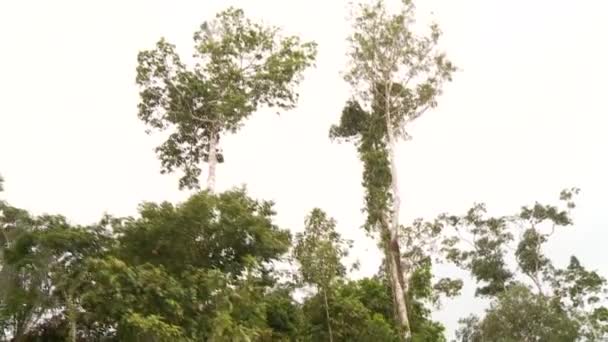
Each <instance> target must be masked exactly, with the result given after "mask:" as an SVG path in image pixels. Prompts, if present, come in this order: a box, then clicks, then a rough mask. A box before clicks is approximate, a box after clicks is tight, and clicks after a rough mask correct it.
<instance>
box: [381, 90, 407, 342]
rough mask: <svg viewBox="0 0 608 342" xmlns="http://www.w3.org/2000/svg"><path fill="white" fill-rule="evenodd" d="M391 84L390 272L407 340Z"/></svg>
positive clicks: (387, 111)
mask: <svg viewBox="0 0 608 342" xmlns="http://www.w3.org/2000/svg"><path fill="white" fill-rule="evenodd" d="M390 99H391V85H387V86H386V89H385V93H384V101H385V117H386V134H387V137H388V154H389V161H390V164H391V193H392V195H393V196H392V203H393V208H392V212H391V219H390V228H389V230H390V242H389V246H390V252H389V254H390V256H391V258H390V260H389V261H390V265H391V269H390V274H391V282H392V286H393V289H394V290H395V299H396V302H395V305H396V306H397V313H398V315H399V317H398V318H399V323H400V324H401V326H402V329H403V335H404V339H405V341H409V340H410V338H411V330H410V324H409V318H408V313H407V303H406V299H405V296H406V293H405V292H406V289H405V285H406V284H405V281H404V278H403V271H402V267H401V252H400V248H399V211H400V210H401V197H400V195H399V178H398V170H397V161H396V160H395V146H396V143H395V136H394V134H393V124H392V120H391V101H390Z"/></svg>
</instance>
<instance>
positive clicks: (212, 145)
mask: <svg viewBox="0 0 608 342" xmlns="http://www.w3.org/2000/svg"><path fill="white" fill-rule="evenodd" d="M217 143H218V135H217V133H216V132H215V131H211V133H210V134H209V159H208V160H207V163H208V164H209V174H208V176H207V190H209V192H211V193H213V192H215V168H216V167H217V153H216V149H217Z"/></svg>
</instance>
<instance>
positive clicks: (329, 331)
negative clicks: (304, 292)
mask: <svg viewBox="0 0 608 342" xmlns="http://www.w3.org/2000/svg"><path fill="white" fill-rule="evenodd" d="M323 299H325V316H326V318H327V332H328V333H329V342H334V334H333V332H332V331H331V322H330V321H329V302H328V301H327V291H325V289H323Z"/></svg>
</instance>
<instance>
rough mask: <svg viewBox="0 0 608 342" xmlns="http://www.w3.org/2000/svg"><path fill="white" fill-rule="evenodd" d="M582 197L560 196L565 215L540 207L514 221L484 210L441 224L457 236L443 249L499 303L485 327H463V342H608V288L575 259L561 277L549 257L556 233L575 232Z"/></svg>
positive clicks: (482, 323) (526, 210) (467, 323)
mask: <svg viewBox="0 0 608 342" xmlns="http://www.w3.org/2000/svg"><path fill="white" fill-rule="evenodd" d="M577 193H578V189H570V190H564V191H562V193H561V195H560V199H561V201H562V202H563V203H564V204H563V206H562V207H561V208H560V207H559V206H554V205H542V204H540V203H535V204H534V205H532V206H524V207H522V209H521V210H520V212H518V213H517V214H515V215H511V216H500V217H490V218H487V217H485V215H484V214H485V207H484V206H483V205H476V206H474V207H473V208H472V209H471V210H469V212H468V213H467V214H466V215H464V216H460V217H458V216H448V215H442V216H441V218H440V221H442V222H443V223H444V224H445V226H446V227H449V228H451V229H450V231H452V232H454V233H455V234H452V235H451V236H449V235H448V237H447V238H446V240H445V241H444V251H445V252H446V253H447V256H448V259H450V260H451V261H453V262H454V263H456V264H457V265H459V266H461V267H462V268H464V269H466V270H468V271H470V273H471V275H472V276H473V278H474V279H475V280H477V282H478V283H479V284H480V285H479V287H478V288H477V292H476V293H477V295H479V296H486V297H489V298H491V299H492V300H493V305H492V306H491V308H490V309H489V310H488V311H487V312H486V315H485V317H484V318H483V319H481V320H478V321H477V322H476V321H475V320H474V319H467V320H465V321H463V323H464V327H463V329H462V332H461V333H460V336H461V340H462V341H468V340H473V341H474V340H475V339H474V336H478V338H479V336H481V337H482V338H483V337H484V336H485V337H486V338H489V339H490V340H494V339H496V338H498V336H502V337H501V338H503V339H498V340H499V341H503V340H504V341H532V340H533V341H538V340H539V339H540V341H575V340H584V341H601V340H603V339H605V338H606V337H608V317H607V316H605V315H604V314H603V313H604V312H606V310H607V309H606V306H605V305H606V303H607V302H608V297H606V294H607V293H608V287H607V286H606V285H607V283H606V280H605V279H604V278H603V277H601V276H600V275H599V274H597V273H596V272H595V271H589V270H587V269H585V268H584V267H583V266H582V265H581V263H580V262H579V261H578V259H577V258H576V257H574V256H573V257H572V258H571V260H570V264H569V265H568V266H567V267H566V268H563V269H562V268H559V267H556V266H555V265H554V264H553V263H552V261H551V260H550V259H549V258H548V257H547V256H546V255H545V254H544V253H543V247H544V245H545V244H546V243H547V242H548V241H549V238H550V237H551V236H553V234H554V233H555V232H556V231H557V230H558V229H560V228H563V227H567V226H571V225H572V224H573V222H572V219H571V217H570V216H571V215H570V210H571V209H573V208H574V207H575V205H574V202H573V196H574V195H576V194H577ZM513 265H514V266H516V267H512V266H513ZM532 289H534V290H532ZM505 322H508V324H506V323H505ZM532 322H534V324H532ZM505 329H506V330H505ZM487 336H490V337H487ZM492 336H493V337H492ZM482 340H483V339H482Z"/></svg>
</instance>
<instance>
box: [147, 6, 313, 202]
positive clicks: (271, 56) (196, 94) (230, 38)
mask: <svg viewBox="0 0 608 342" xmlns="http://www.w3.org/2000/svg"><path fill="white" fill-rule="evenodd" d="M194 43H195V53H194V58H195V60H196V62H195V64H194V65H193V66H191V67H189V66H187V65H186V64H185V63H184V62H182V60H181V59H180V57H179V55H178V54H177V52H176V51H175V46H173V45H172V44H170V43H168V42H167V41H166V40H164V39H161V40H160V41H159V42H158V43H157V44H156V48H155V49H154V50H148V51H142V52H140V53H139V55H138V58H137V59H138V63H139V64H138V67H137V84H138V85H139V86H140V89H141V92H140V97H141V101H140V103H139V118H140V119H141V120H143V121H144V122H145V123H146V124H147V125H149V126H150V127H151V128H154V129H158V130H170V132H171V134H170V135H169V137H168V138H167V140H166V141H165V142H164V143H163V144H162V145H160V146H159V147H158V148H157V149H156V151H157V153H158V155H159V158H160V160H161V163H162V172H163V173H166V172H172V171H173V170H174V169H181V170H182V171H183V177H182V178H181V179H180V188H184V187H187V188H197V187H198V180H199V176H200V174H201V168H200V163H202V162H206V163H208V165H209V170H208V175H207V189H208V190H210V191H213V190H214V188H215V177H216V176H215V175H216V170H215V169H216V165H217V163H221V162H223V160H224V155H223V154H222V153H221V152H220V149H219V144H220V138H221V137H222V136H223V135H224V134H226V133H228V132H231V133H234V132H236V131H237V130H238V129H239V128H240V127H241V126H242V125H243V122H244V121H245V119H246V118H248V117H249V116H250V115H251V114H252V113H253V112H255V111H256V110H257V109H258V108H260V107H261V106H268V107H276V108H279V109H290V108H293V107H294V106H295V104H296V101H297V97H298V94H297V92H296V91H295V86H296V85H297V84H298V83H299V82H300V80H301V78H302V72H303V71H304V70H305V69H306V68H307V67H309V66H310V65H311V64H312V63H313V61H314V58H315V55H316V45H315V44H314V43H312V42H304V43H302V42H300V39H299V38H298V37H295V36H286V37H282V36H281V35H280V32H279V30H278V29H277V28H276V27H267V26H263V25H261V24H258V23H254V22H252V21H251V20H249V19H247V18H246V17H245V15H244V13H243V11H242V10H240V9H235V8H229V9H227V10H225V11H223V12H221V13H219V14H217V15H216V17H215V19H214V20H211V21H208V22H205V23H203V24H202V25H201V27H200V30H198V31H197V32H196V33H195V34H194Z"/></svg>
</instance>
